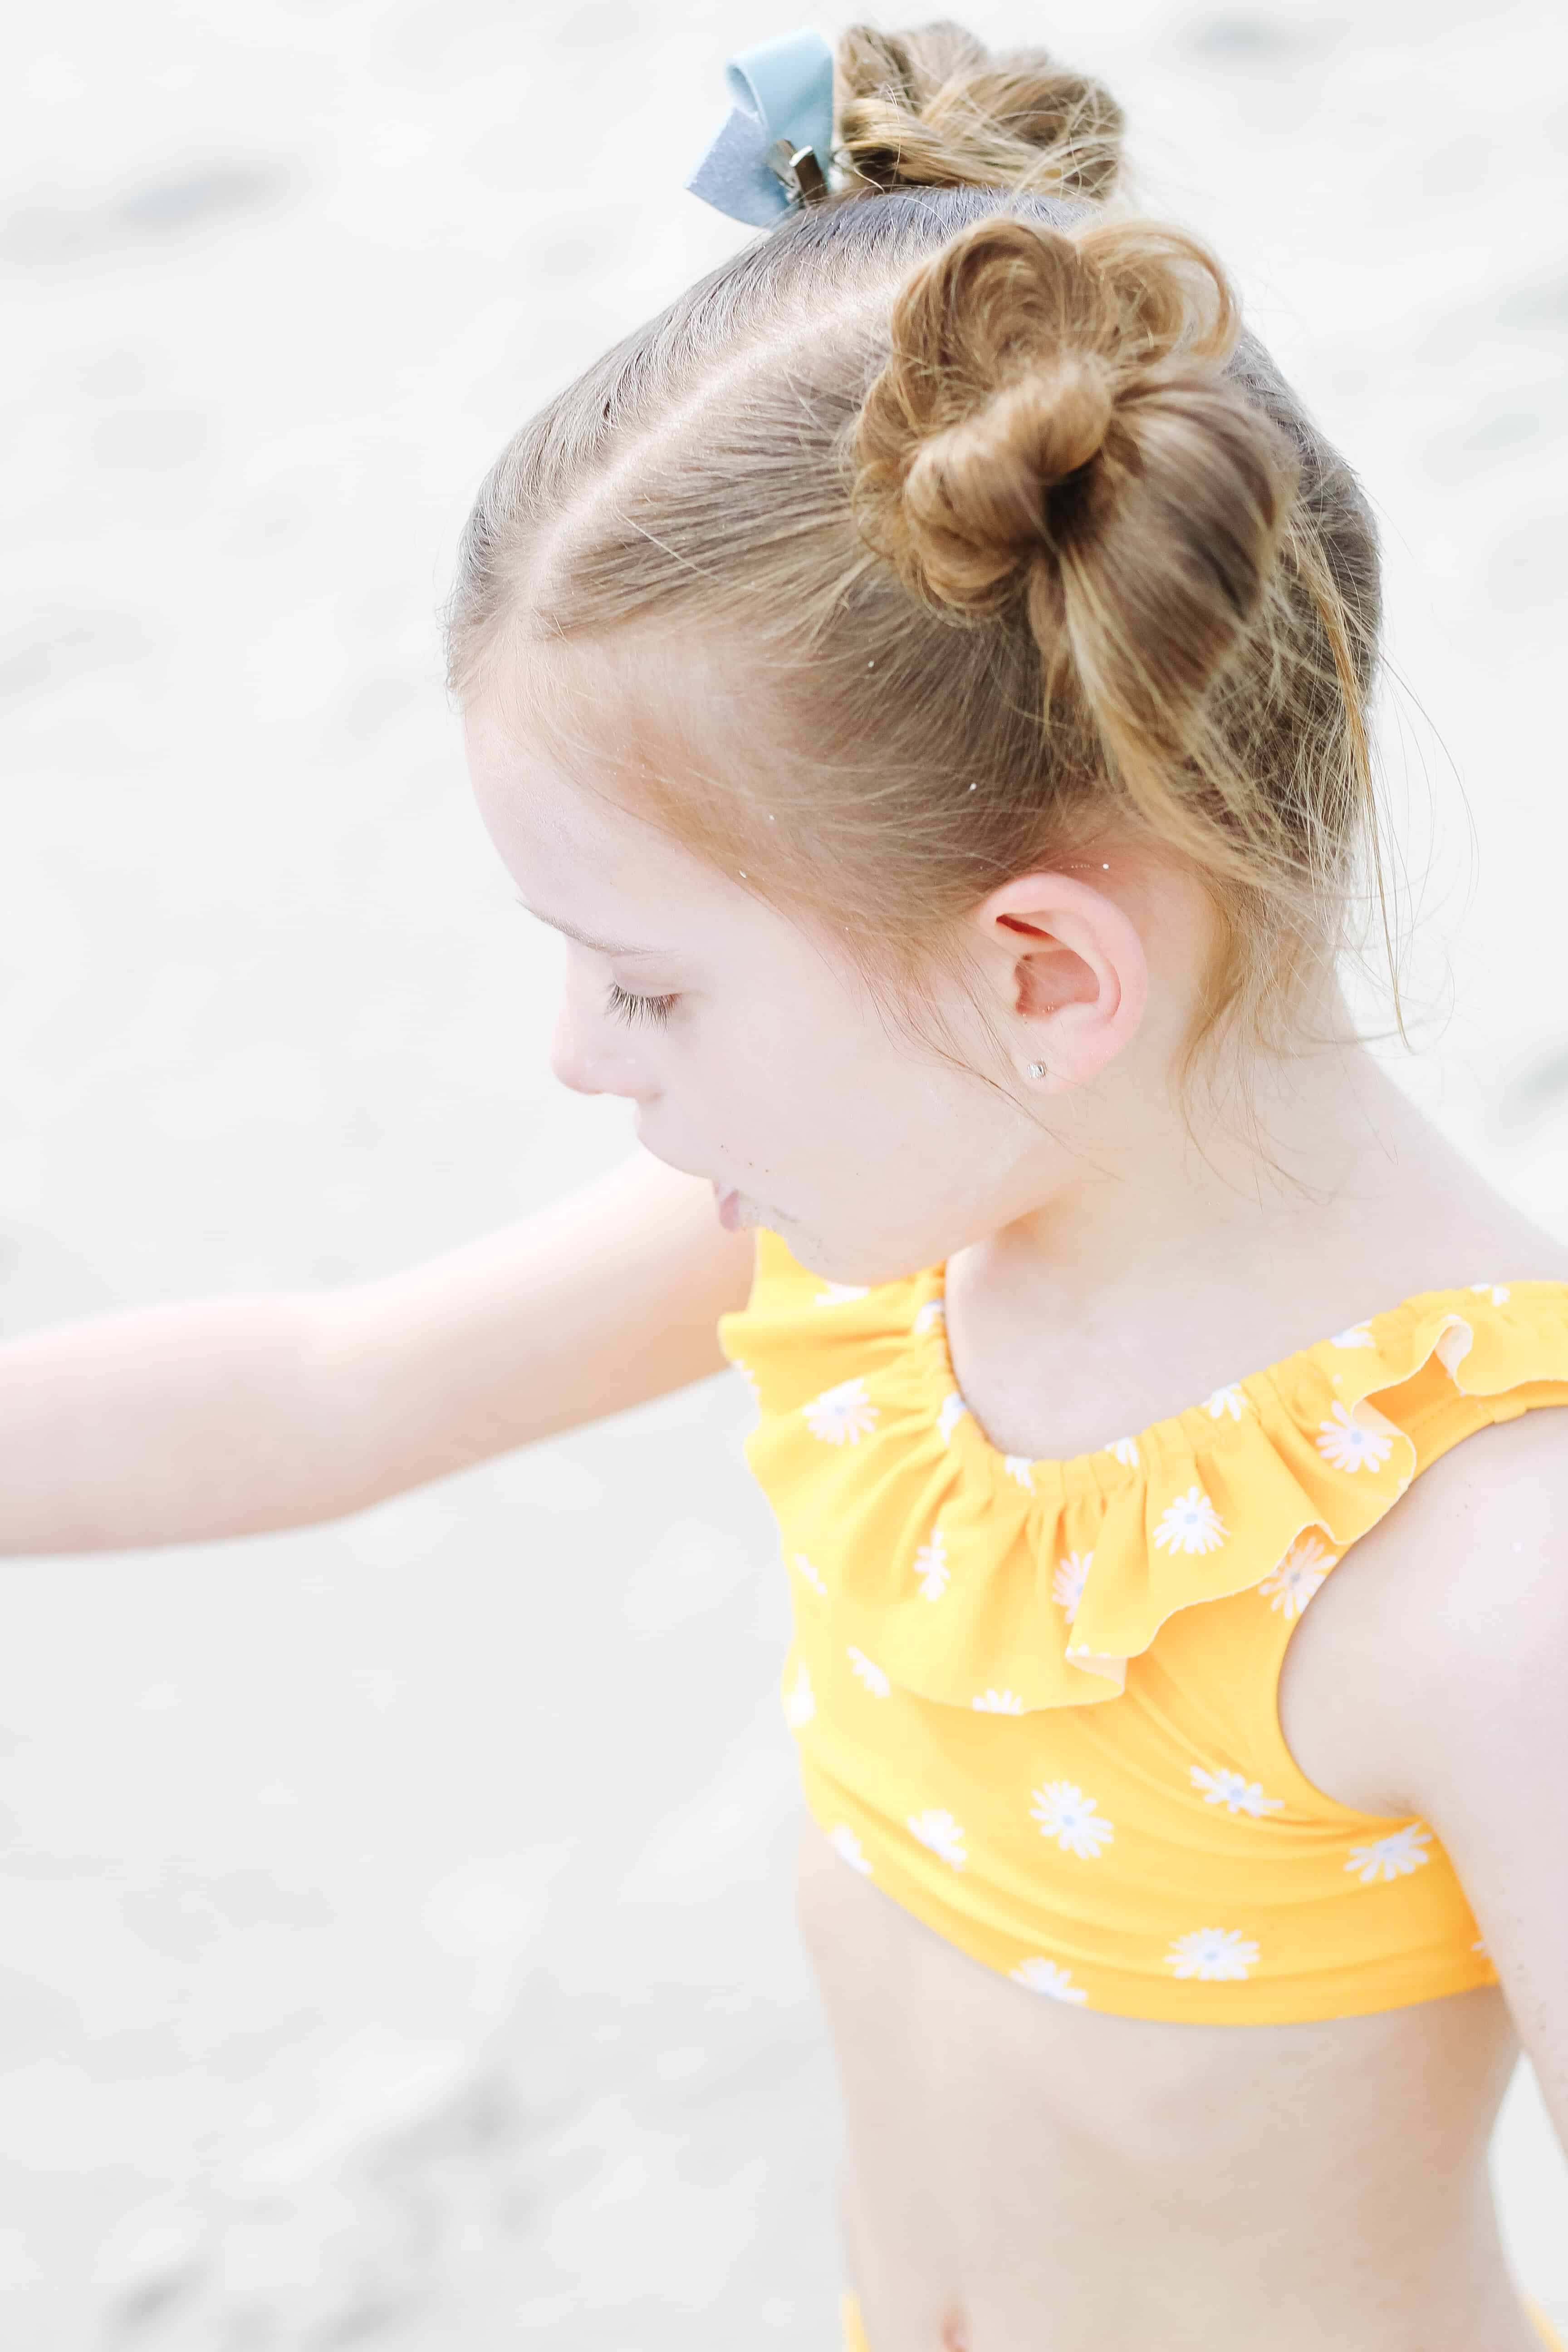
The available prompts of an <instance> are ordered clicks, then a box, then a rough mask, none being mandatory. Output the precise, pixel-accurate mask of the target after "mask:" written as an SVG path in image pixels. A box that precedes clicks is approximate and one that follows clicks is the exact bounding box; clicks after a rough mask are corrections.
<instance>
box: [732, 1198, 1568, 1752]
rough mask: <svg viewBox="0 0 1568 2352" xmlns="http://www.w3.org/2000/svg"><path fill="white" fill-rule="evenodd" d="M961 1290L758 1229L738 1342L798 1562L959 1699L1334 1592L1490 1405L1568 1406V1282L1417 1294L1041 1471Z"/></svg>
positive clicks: (1063, 1686) (1067, 1679)
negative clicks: (1342, 1559) (836, 1267)
mask: <svg viewBox="0 0 1568 2352" xmlns="http://www.w3.org/2000/svg"><path fill="white" fill-rule="evenodd" d="M943 1283H944V1269H943V1268H942V1267H941V1266H936V1267H930V1268H927V1269H924V1270H923V1271H922V1272H921V1273H919V1274H915V1275H911V1276H908V1277H905V1278H903V1279H900V1280H898V1281H894V1282H890V1283H885V1284H879V1285H878V1286H875V1287H874V1288H867V1289H861V1288H856V1287H853V1286H845V1285H842V1284H836V1283H830V1282H825V1281H824V1280H823V1278H822V1277H821V1276H817V1275H814V1274H811V1273H809V1272H808V1271H807V1270H806V1269H805V1268H804V1267H802V1266H800V1265H798V1264H797V1263H796V1262H795V1259H794V1258H793V1257H792V1256H791V1255H790V1253H789V1250H788V1248H787V1247H786V1245H785V1244H784V1242H783V1241H782V1240H781V1239H780V1237H779V1236H778V1235H777V1234H773V1233H771V1232H769V1231H765V1230H763V1231H759V1233H758V1236H757V1269H756V1277H755V1281H754V1283H753V1286H752V1295H751V1299H750V1301H749V1303H748V1305H747V1306H746V1307H744V1308H742V1310H740V1311H739V1312H737V1313H732V1314H730V1315H726V1316H724V1317H722V1318H721V1320H720V1324H719V1339H720V1344H721V1348H722V1349H723V1351H724V1353H725V1354H726V1355H727V1356H729V1357H730V1358H731V1361H733V1362H735V1363H736V1364H737V1365H738V1366H739V1367H740V1368H741V1369H742V1371H744V1372H745V1373H746V1375H747V1377H748V1378H749V1379H750V1380H751V1381H752V1386H753V1388H754V1389H755V1390H756V1391H757V1397H758V1403H759V1407H760V1415H759V1419H758V1422H757V1423H756V1425H755V1427H754V1428H753V1429H752V1431H751V1433H749V1435H748V1436H747V1438H746V1441H745V1450H746V1454H747V1458H748V1460H749V1462H750V1464H751V1466H752V1470H753V1471H754V1473H755V1474H756V1475H757V1478H758V1480H759V1482H760V1484H761V1485H762V1486H763V1491H764V1493H765V1494H766V1495H767V1496H769V1498H770V1500H771V1501H772V1504H773V1509H774V1512H775V1515H776V1516H777V1517H778V1518H779V1523H780V1532H781V1536H782V1538H783V1548H784V1557H785V1559H786V1560H787V1561H788V1562H789V1563H790V1565H791V1567H792V1569H793V1570H795V1572H796V1573H798V1574H799V1575H801V1576H802V1577H804V1578H805V1580H806V1582H807V1583H808V1584H810V1585H811V1586H812V1587H813V1589H814V1590H815V1591H816V1593H817V1595H818V1597H819V1599H820V1600H822V1601H826V1604H827V1606H828V1607H829V1608H830V1610H831V1612H832V1614H833V1617H834V1621H835V1623H836V1626H837V1633H838V1637H839V1638H840V1639H841V1640H842V1641H843V1642H845V1643H848V1644H849V1645H850V1646H851V1648H852V1649H853V1650H856V1651H858V1652H860V1653H862V1654H864V1655H865V1656H866V1657H867V1658H868V1660H874V1661H875V1663H876V1668H877V1670H878V1671H879V1673H880V1674H882V1675H886V1676H887V1677H888V1679H889V1681H890V1682H891V1683H892V1684H894V1685H898V1686H899V1687H900V1688H901V1689H904V1690H908V1691H910V1692H913V1693H915V1694H917V1695H918V1696H921V1697H924V1698H928V1699H934V1700H937V1701H940V1702H942V1703H944V1704H947V1705H951V1706H963V1707H966V1708H967V1707H970V1706H976V1705H980V1704H984V1703H985V1701H984V1700H979V1699H976V1697H975V1694H976V1693H981V1694H984V1695H986V1698H991V1697H994V1700H995V1702H996V1704H997V1705H998V1706H1002V1707H1005V1711H1006V1712H1008V1713H1028V1712H1033V1711H1035V1710H1036V1709H1039V1708H1045V1707H1057V1706H1084V1705H1086V1704H1093V1703H1094V1702H1096V1701H1098V1700H1101V1699H1108V1698H1113V1697H1115V1696H1117V1695H1118V1694H1119V1693H1120V1692H1121V1689H1122V1688H1123V1686H1124V1683H1125V1678H1126V1669H1127V1662H1128V1660H1129V1659H1130V1658H1133V1657H1136V1656H1138V1655H1140V1654H1142V1652H1144V1651H1145V1650H1147V1649H1148V1648H1149V1646H1150V1644H1151V1643H1152V1641H1153V1640H1154V1637H1155V1635H1156V1634H1157V1633H1158V1632H1159V1630H1160V1628H1161V1626H1162V1625H1163V1624H1164V1623H1165V1622H1166V1621H1167V1620H1168V1619H1169V1618H1171V1617H1173V1615H1175V1614H1176V1612H1178V1611H1180V1610H1184V1609H1191V1608H1194V1607H1195V1606H1196V1605H1198V1604H1199V1603H1200V1602H1203V1601H1216V1600H1220V1599H1223V1598H1225V1597H1226V1596H1227V1595H1229V1594H1232V1593H1237V1592H1240V1591H1246V1590H1248V1589H1250V1588H1254V1587H1260V1586H1261V1587H1263V1588H1265V1589H1268V1590H1273V1589H1284V1588H1287V1587H1289V1585H1290V1584H1291V1581H1292V1580H1295V1581H1296V1583H1297V1585H1298V1586H1304V1587H1305V1588H1306V1589H1307V1590H1309V1591H1310V1590H1311V1589H1314V1588H1315V1583H1316V1582H1317V1581H1320V1580H1321V1577H1322V1575H1323V1574H1324V1573H1326V1572H1327V1570H1329V1569H1331V1567H1332V1566H1333V1565H1334V1564H1335V1562H1336V1561H1337V1559H1338V1558H1339V1556H1340V1554H1341V1553H1342V1551H1343V1550H1344V1549H1345V1548H1346V1547H1348V1546H1349V1545H1350V1544H1352V1543H1353V1542H1354V1541H1355V1540H1356V1539H1357V1538H1359V1537H1361V1536H1363V1535H1364V1534H1365V1533H1366V1532H1367V1530H1368V1528H1371V1527H1373V1525H1374V1524H1375V1523H1376V1522H1377V1520H1379V1519H1380V1518H1381V1517H1383V1515H1384V1512H1385V1511H1386V1510H1388V1508H1389V1507H1390V1506H1391V1505H1392V1504H1393V1503H1394V1502H1395V1501H1397V1499H1398V1498H1399V1496H1401V1495H1403V1494H1404V1492H1405V1488H1406V1487H1407V1486H1409V1484H1410V1481H1411V1479H1412V1477H1413V1476H1414V1475H1415V1470H1416V1467H1417V1465H1418V1462H1422V1463H1424V1462H1425V1461H1426V1460H1427V1459H1430V1458H1432V1456H1433V1454H1435V1453H1441V1452H1442V1451H1444V1450H1445V1449H1446V1445H1447V1444H1448V1443H1451V1442H1452V1440H1453V1439H1454V1438H1455V1437H1457V1436H1458V1435H1461V1434H1463V1433H1464V1432H1465V1431H1466V1430H1468V1429H1471V1428H1474V1427H1475V1426H1476V1425H1477V1423H1478V1403H1477V1401H1481V1410H1480V1412H1479V1419H1480V1420H1482V1421H1487V1420H1506V1419H1510V1418H1512V1417H1513V1415H1514V1414H1516V1413H1518V1412H1522V1411H1523V1410H1525V1408H1526V1406H1527V1405H1528V1404H1531V1403H1540V1402H1568V1283H1563V1282H1539V1281H1537V1282H1518V1283H1511V1284H1502V1283H1498V1284H1492V1283H1481V1284H1475V1285H1471V1286H1468V1287H1460V1288H1456V1289H1453V1290H1438V1291H1425V1292H1421V1293H1419V1294H1417V1295H1416V1296H1415V1297H1411V1298H1408V1299H1406V1300H1405V1301H1404V1302H1403V1303H1402V1304H1400V1305H1399V1306H1396V1307H1390V1308H1388V1309H1386V1310H1385V1311H1384V1312H1382V1313H1378V1314H1374V1315H1372V1316H1369V1317H1368V1318H1367V1319H1366V1320H1365V1321H1364V1322H1363V1323H1358V1324H1355V1325H1353V1326H1352V1327H1350V1328H1347V1329H1346V1330H1343V1331H1341V1332H1338V1333H1336V1334H1335V1335H1334V1336H1333V1337H1332V1338H1331V1339H1323V1340H1320V1341H1319V1342H1317V1343H1316V1345H1314V1346H1312V1347H1310V1348H1306V1349H1301V1350H1300V1351H1299V1352H1298V1353H1296V1354H1294V1355H1291V1356H1288V1357H1286V1358H1284V1359H1283V1360H1281V1361H1280V1362H1279V1363H1277V1364H1275V1365H1272V1366H1271V1367H1269V1368H1268V1370H1264V1371H1260V1372H1255V1373H1252V1374H1249V1375H1247V1377H1245V1378H1243V1379H1240V1380H1238V1381H1236V1382H1234V1383H1233V1384H1232V1385H1230V1386H1229V1387H1226V1388H1225V1389H1221V1390H1219V1391H1216V1392H1215V1395H1213V1396H1211V1397H1209V1398H1207V1399H1206V1400H1205V1402H1203V1403H1202V1404H1198V1405H1194V1406H1191V1407H1189V1408H1188V1409H1187V1410H1186V1411H1184V1412H1180V1413H1177V1414H1175V1415H1173V1417H1171V1418H1170V1419H1167V1420H1164V1421H1160V1422H1156V1423H1153V1424H1152V1426H1151V1427H1150V1428H1148V1429H1146V1430H1143V1431H1141V1432H1140V1433H1138V1434H1137V1435H1136V1436H1132V1437H1126V1438H1123V1439H1121V1441H1120V1442H1119V1443H1116V1444H1110V1445H1107V1446H1102V1447H1100V1448H1099V1449H1098V1450H1097V1451H1096V1452H1094V1453H1092V1454H1079V1455H1075V1456H1073V1457H1072V1458H1070V1459H1068V1460H1064V1461H1049V1460H1046V1461H1028V1460H1026V1459H1025V1458H1024V1457H1022V1456H1019V1455H1006V1454H1001V1453H999V1452H998V1451H997V1450H996V1448H995V1447H994V1446H993V1445H992V1444H991V1443H990V1441H989V1439H988V1438H987V1437H986V1436H985V1434H984V1431H983V1430H982V1429H981V1428H980V1427H979V1425H978V1424H977V1423H976V1422H975V1420H974V1416H973V1413H972V1412H970V1410H969V1407H968V1405H967V1403H966V1402H965V1401H964V1399H963V1395H962V1393H961V1391H960V1390H959V1388H958V1384H957V1381H956V1378H955V1376H954V1374H953V1370H952V1361H951V1359H950V1356H949V1352H948V1347H947V1339H946V1332H945V1327H944V1319H943ZM1374 1400H1375V1402H1374ZM1466 1401H1468V1402H1466ZM1456 1407H1458V1413H1457V1414H1456V1410H1455V1409H1456ZM1446 1423H1447V1426H1446V1425H1445V1424H1446ZM792 1527H793V1528H795V1530H796V1532H795V1536H794V1538H792ZM808 1528H809V1531H810V1532H809V1536H808V1535H807V1532H806V1531H807V1529H808ZM889 1528H897V1529H898V1531H899V1532H898V1536H897V1538H896V1539H895V1540H892V1541H889V1537H888V1532H887V1531H888V1530H889ZM808 1543H809V1547H810V1548H809V1549H806V1546H807V1544H808ZM797 1546H798V1548H797Z"/></svg>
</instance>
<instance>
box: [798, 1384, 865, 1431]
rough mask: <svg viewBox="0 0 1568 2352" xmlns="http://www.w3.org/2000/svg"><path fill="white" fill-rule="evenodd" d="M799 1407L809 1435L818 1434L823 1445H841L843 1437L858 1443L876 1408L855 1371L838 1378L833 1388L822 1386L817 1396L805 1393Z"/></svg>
mask: <svg viewBox="0 0 1568 2352" xmlns="http://www.w3.org/2000/svg"><path fill="white" fill-rule="evenodd" d="M801 1411H802V1412H803V1413H805V1425H806V1427H807V1428H808V1429H809V1430H810V1432H811V1433H812V1435H813V1437H820V1438H821V1440H822V1442H823V1444H825V1445H842V1444H844V1443H845V1441H846V1440H847V1441H848V1443H849V1444H851V1445H858V1444H859V1442H860V1440H861V1438H862V1437H863V1436H864V1435H865V1433H866V1432H867V1431H868V1429H874V1428H875V1427H876V1423H877V1408H876V1406H875V1405H874V1404H873V1403H872V1402H870V1400H869V1398H868V1396H867V1394H866V1383H865V1381H863V1380H862V1379H861V1378H860V1376H859V1374H858V1373H857V1375H856V1377H855V1378H854V1379H853V1380H852V1381H839V1383H838V1385H837V1388H833V1389H824V1390H823V1391H822V1394H821V1395H820V1396H814V1397H808V1398H807V1399H806V1401H805V1404H803V1405H802V1407H801Z"/></svg>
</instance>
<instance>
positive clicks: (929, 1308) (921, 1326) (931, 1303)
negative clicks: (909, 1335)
mask: <svg viewBox="0 0 1568 2352" xmlns="http://www.w3.org/2000/svg"><path fill="white" fill-rule="evenodd" d="M935 1323H940V1324H941V1325H942V1327H943V1328H944V1329H945V1328H946V1325H947V1301H946V1299H945V1298H943V1297H942V1294H941V1292H940V1291H939V1292H938V1293H937V1296H936V1297H934V1298H928V1299H927V1300H926V1303H925V1305H924V1306H923V1307H921V1311H920V1313H919V1314H918V1315H917V1316H916V1317H915V1319H914V1322H913V1324H912V1326H911V1327H910V1328H912V1329H914V1330H916V1331H929V1330H930V1329H931V1326H932V1325H933V1324H935Z"/></svg>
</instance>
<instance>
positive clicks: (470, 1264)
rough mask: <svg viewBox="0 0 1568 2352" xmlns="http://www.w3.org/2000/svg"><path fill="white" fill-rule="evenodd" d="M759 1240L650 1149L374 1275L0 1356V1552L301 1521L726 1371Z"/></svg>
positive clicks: (127, 1544)
mask: <svg viewBox="0 0 1568 2352" xmlns="http://www.w3.org/2000/svg"><path fill="white" fill-rule="evenodd" d="M752 1247H753V1244H752V1234H750V1233H742V1234H727V1233H725V1232H724V1231H723V1229H722V1228H721V1225H720V1224H719V1222H718V1219H717V1217H716V1216H715V1214H714V1208H713V1197H712V1192H711V1191H710V1187H709V1186H708V1185H707V1184H706V1183H704V1182H701V1181H699V1180H698V1179H697V1178H695V1177H690V1176H684V1175H681V1174H679V1172H678V1171H675V1170H673V1169H670V1168H668V1167H666V1166H665V1165H664V1164H663V1163H662V1162H661V1161H659V1160H654V1159H653V1158H652V1157H651V1156H650V1155H649V1154H648V1153H647V1152H641V1151H639V1152H638V1154H637V1157H636V1158H635V1159H633V1160H628V1161H627V1162H626V1164H625V1165H624V1166H623V1167H620V1168H617V1169H616V1170H615V1171H613V1172H612V1173H611V1174H610V1175H609V1176H607V1177H605V1178H604V1179H603V1180H602V1181H600V1182H598V1183H596V1184H594V1185H591V1186H589V1187H588V1188H587V1189H586V1190H585V1191H584V1192H577V1193H574V1194H573V1195H572V1196H571V1197H570V1198H568V1199H566V1200H563V1201H561V1202H555V1203H554V1204H552V1206H551V1207H550V1208H548V1209H545V1210H542V1212H541V1213H539V1214H538V1215H536V1216H532V1217H529V1218H527V1219H525V1220H524V1221H523V1222H522V1223H520V1224H517V1225H514V1226H511V1227H510V1228H509V1229H508V1230H507V1231H505V1232H503V1233H500V1234H494V1235H492V1236H491V1237H490V1238H489V1239H488V1240H486V1241H482V1242H479V1243H476V1244H474V1245H473V1246H472V1247H471V1248H468V1249H461V1250H455V1251H453V1252H451V1253H450V1255H447V1256H445V1257H440V1258H436V1259H433V1260H432V1261H431V1262H430V1263H429V1264H427V1265H422V1266H417V1267H416V1268H415V1269H414V1270H413V1271H412V1272H409V1273H406V1274H400V1275H395V1276H392V1277H391V1278H390V1279H388V1280H386V1281H382V1282H373V1283H366V1284H363V1285H360V1286H356V1287H353V1288H351V1289H345V1290H342V1291H335V1292H326V1293H322V1294H320V1295H318V1296H310V1295H299V1296H297V1295H288V1296H281V1297H226V1298H217V1299H212V1300H203V1301H200V1302H196V1303H194V1304H191V1305H181V1306H172V1307H153V1308H151V1309H147V1310H144V1311H140V1312H135V1313H132V1314H127V1315H113V1316H104V1317H100V1318H95V1319H94V1320H92V1321H90V1322H85V1323H77V1324H72V1325H68V1326H65V1327H63V1328H60V1329H58V1330H55V1331H47V1332H43V1333H40V1334H38V1335H37V1336H36V1337H32V1338H28V1339H21V1340H16V1341H15V1342H13V1343H12V1344H11V1345H9V1346H8V1347H4V1348H0V1552H12V1553H16V1552H40V1553H42V1552H65V1551H102V1550H122V1549H132V1548H134V1547H136V1546H140V1545H150V1544H168V1543H192V1542H197V1541H201V1540H204V1539H209V1538H214V1537H221V1536H237V1535H249V1534H256V1533H258V1532H260V1531H261V1530H263V1529H267V1528H287V1527H301V1526H305V1525H308V1524H310V1523H311V1522H313V1521H319V1520H321V1519H331V1518H337V1517H342V1515H343V1514H344V1513H345V1512H349V1511H356V1510H361V1509H363V1508H364V1507H366V1506H367V1505H369V1504H372V1503H377V1502H381V1501H384V1499H385V1498H386V1497H387V1496H390V1495H395V1494H398V1493H401V1492H402V1491H403V1490H404V1489H405V1488H406V1487H409V1486H421V1485H423V1484H425V1483H426V1481H427V1480H429V1479H432V1478H440V1477H443V1476H445V1475H447V1474H448V1473H449V1472H451V1471H454V1470H461V1469H465V1468H467V1467H468V1465H470V1464H473V1463H476V1462H480V1461H483V1460H485V1459H487V1458H488V1457H489V1456H490V1455H493V1454H503V1453H507V1452H509V1451H510V1450H511V1449H512V1448H514V1447H517V1446H520V1445H527V1444H531V1443H532V1442H533V1441H534V1440H535V1439H537V1438H541V1437H549V1436H551V1435H552V1434H554V1433H556V1432H558V1431H561V1430H565V1429H573V1428H575V1427H577V1426H579V1425H580V1424H581V1423H584V1422H590V1421H597V1420H601V1419H603V1418H604V1416H605V1414H607V1413H614V1412H624V1411H625V1410H626V1408H627V1407H628V1406H631V1405H635V1404H642V1403H645V1402H647V1400H648V1399H650V1398H652V1397H657V1396H663V1395H665V1394H666V1393H667V1392H668V1391H670V1390H671V1389H679V1388H684V1387H686V1386H688V1385H689V1383H690V1382H691V1381H700V1380H703V1379H705V1378H706V1377H707V1376H708V1375H709V1374H710V1373H711V1372H716V1371H720V1370H723V1369H724V1365H725V1358H724V1357H723V1355H722V1354H721V1350H720V1348H719V1344H718V1340H717V1338H716V1336H715V1328H714V1327H715V1325H716V1324H717V1321H718V1318H719V1317H720V1316H721V1315H722V1314H724V1313H726V1312H727V1311H728V1310H729V1309H731V1308H732V1307H740V1306H742V1305H743V1304H744V1303H745V1299H746V1297H747V1294H748V1291H749V1289H750V1286H751V1274H752Z"/></svg>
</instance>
